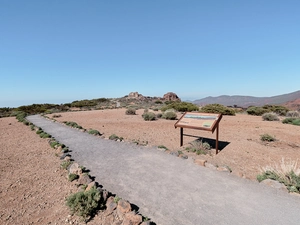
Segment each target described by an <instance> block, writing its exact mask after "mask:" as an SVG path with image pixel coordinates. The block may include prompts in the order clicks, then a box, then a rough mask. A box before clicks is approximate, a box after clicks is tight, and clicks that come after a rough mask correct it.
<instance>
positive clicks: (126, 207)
mask: <svg viewBox="0 0 300 225" xmlns="http://www.w3.org/2000/svg"><path fill="white" fill-rule="evenodd" d="M117 210H118V211H119V212H120V213H122V214H125V213H128V212H130V211H131V205H130V203H129V202H128V201H126V200H124V199H120V200H119V201H118V207H117Z"/></svg>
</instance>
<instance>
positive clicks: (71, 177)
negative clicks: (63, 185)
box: [68, 173, 79, 182]
mask: <svg viewBox="0 0 300 225" xmlns="http://www.w3.org/2000/svg"><path fill="white" fill-rule="evenodd" d="M78 178H79V176H78V175H77V174H75V173H70V174H69V176H68V179H69V181H70V182H72V181H73V180H76V179H78Z"/></svg>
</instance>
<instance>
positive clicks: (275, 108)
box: [246, 105, 289, 116]
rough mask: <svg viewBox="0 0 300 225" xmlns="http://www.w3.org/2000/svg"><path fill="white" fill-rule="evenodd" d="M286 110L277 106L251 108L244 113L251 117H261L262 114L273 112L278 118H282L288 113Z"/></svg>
mask: <svg viewBox="0 0 300 225" xmlns="http://www.w3.org/2000/svg"><path fill="white" fill-rule="evenodd" d="M288 111H289V110H288V108H286V107H284V106H278V105H264V106H262V107H259V106H251V107H249V108H248V109H247V110H246V112H247V113H248V114H249V115H253V116H262V115H263V114H264V113H269V112H274V113H276V114H278V115H280V116H284V115H285V114H286V113H287V112H288Z"/></svg>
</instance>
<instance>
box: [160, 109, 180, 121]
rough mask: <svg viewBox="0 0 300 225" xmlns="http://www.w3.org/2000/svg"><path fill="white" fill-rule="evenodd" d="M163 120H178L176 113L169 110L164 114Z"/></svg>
mask: <svg viewBox="0 0 300 225" xmlns="http://www.w3.org/2000/svg"><path fill="white" fill-rule="evenodd" d="M162 118H163V119H166V120H176V118H177V114H176V113H175V112H172V111H168V110H167V111H165V112H164V113H163V115H162Z"/></svg>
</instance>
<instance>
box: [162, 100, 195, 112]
mask: <svg viewBox="0 0 300 225" xmlns="http://www.w3.org/2000/svg"><path fill="white" fill-rule="evenodd" d="M168 109H175V110H177V111H178V112H192V111H199V106H197V105H195V104H192V103H189V102H171V103H168V102H166V105H165V106H163V107H162V108H161V109H160V110H161V111H163V112H164V111H166V110H168Z"/></svg>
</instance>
